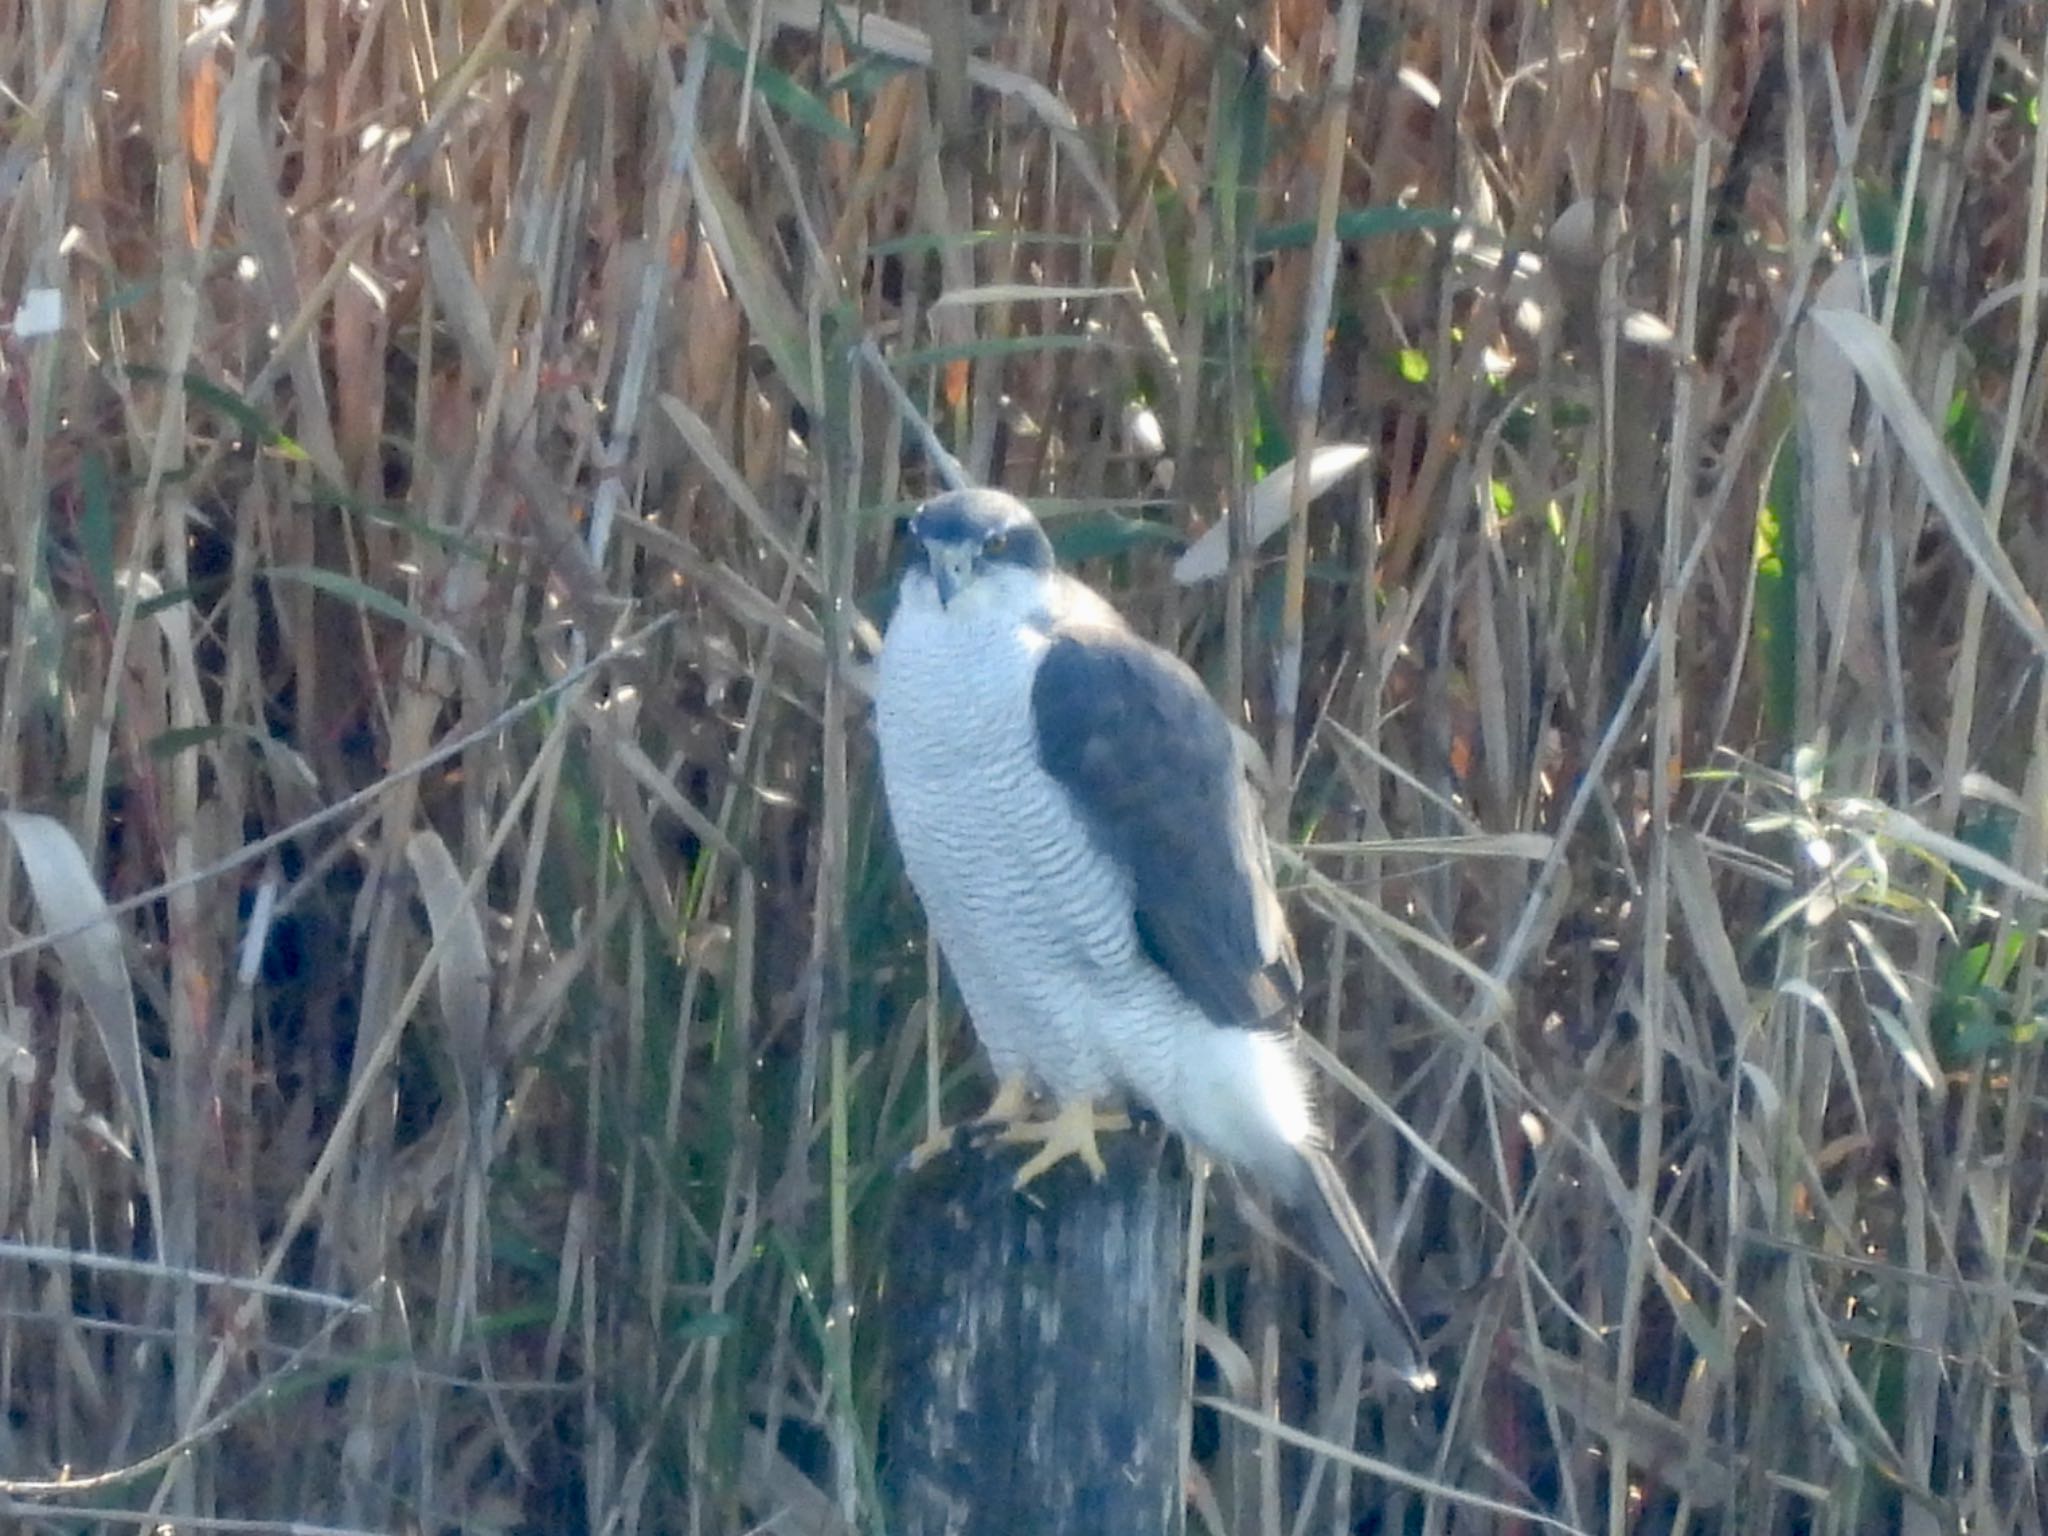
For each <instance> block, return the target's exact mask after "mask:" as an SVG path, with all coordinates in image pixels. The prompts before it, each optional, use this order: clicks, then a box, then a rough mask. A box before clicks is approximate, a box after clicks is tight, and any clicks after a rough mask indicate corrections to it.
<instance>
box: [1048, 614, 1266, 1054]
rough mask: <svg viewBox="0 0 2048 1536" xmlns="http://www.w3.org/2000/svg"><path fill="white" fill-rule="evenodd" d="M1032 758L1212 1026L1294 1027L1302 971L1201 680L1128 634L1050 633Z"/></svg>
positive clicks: (1234, 761) (1218, 714)
mask: <svg viewBox="0 0 2048 1536" xmlns="http://www.w3.org/2000/svg"><path fill="white" fill-rule="evenodd" d="M1031 708H1032V714H1033V718H1034V723H1035V725H1036V727H1037V733H1038V755H1039V761H1040V763H1041V764H1042V765H1043V766H1044V768H1045V771H1046V772H1047V773H1049V774H1051V775H1052V776H1053V778H1054V779H1056V780H1057V781H1058V782H1059V783H1060V784H1061V785H1062V786H1063V787H1064V788H1065V789H1066V791H1067V793H1068V794H1069V795H1071V796H1072V797H1073V800H1074V803H1075V805H1076V807H1077V808H1078V809H1079V810H1080V812H1081V817H1082V820H1083V822H1085V823H1086V825H1087V827H1088V829H1089V831H1090V833H1091V834H1092V835H1093V837H1094V839H1095V841H1096V844H1097V846H1098V847H1100V848H1101V849H1102V850H1103V851H1104V852H1106V853H1107V854H1109V856H1110V857H1111V858H1113V859H1115V860H1116V861H1117V862H1118V863H1119V864H1120V865H1122V866H1123V867H1124V869H1125V870H1127V871H1128V872H1129V874H1130V877H1131V890H1132V899H1133V903H1134V905H1135V908H1136V912H1135V914H1134V915H1135V919H1136V923H1137V929H1138V940H1139V943H1140V944H1141V945H1142V946H1143V948H1144V950H1145V953H1146V954H1147V955H1148V956H1150V958H1151V959H1152V960H1153V961H1154V962H1155V963H1156V964H1157V965H1158V966H1159V967H1160V968H1161V969H1162V970H1164V971H1165V972H1166V973H1167V975H1169V976H1171V977H1172V978H1173V980H1174V981H1175V982H1176V983H1177V984H1178V985H1179V986H1180V989H1181V990H1182V991H1183V992H1185V993H1186V994H1187V995H1188V997H1189V998H1191V999H1192V1000H1193V1001H1194V1002H1195V1003H1196V1004H1197V1005H1198V1006H1199V1007H1200V1008H1201V1010H1202V1012H1203V1013H1205V1014H1207V1015H1208V1017H1209V1018H1211V1019H1213V1020H1214V1021H1215V1022H1216V1023H1218V1024H1235V1025H1244V1026H1264V1027H1267V1028H1272V1027H1276V1026H1280V1025H1283V1024H1285V1023H1287V1022H1289V1021H1290V1020H1291V1018H1292V1016H1293V1013H1294V1008H1295V1004H1296V1002H1297V1000H1298V998H1299V995H1300V981H1301V976H1300V968H1299V966H1298V964H1297V962H1296V960H1295V956H1294V945H1293V943H1292V941H1291V940H1290V939H1289V937H1288V934H1287V924H1286V921H1285V919H1284V918H1283V917H1282V915H1281V912H1280V903H1279V899H1278V897H1277V896H1275V894H1274V891H1273V879H1272V874H1271V872H1270V869H1269V865H1268V861H1267V857H1266V844H1265V840H1264V833H1263V831H1262V830H1261V828H1260V826H1259V819H1258V811H1257V807H1256V806H1255V805H1254V803H1253V800H1252V794H1251V789H1250V786H1249V785H1248V784H1247V783H1246V782H1245V777H1244V769H1243V766H1242V764H1240V762H1239V761H1238V755H1237V744H1236V742H1235V741H1234V740H1232V738H1231V732H1230V726H1229V724H1228V722H1226V721H1225V719H1224V717H1223V711H1222V710H1220V709H1218V708H1217V707H1216V701H1215V700H1213V699H1211V698H1210V697H1209V694H1208V690H1207V689H1205V688H1204V687H1203V686H1202V683H1201V679H1199V678H1198V677H1196V676H1195V674H1194V673H1193V672H1191V671H1189V670H1188V668H1187V667H1186V666H1185V665H1183V664H1182V663H1181V662H1180V661H1179V660H1178V659H1177V658H1176V657H1173V656H1171V655H1169V654H1167V653H1166V652H1165V651H1162V650H1160V649H1159V648H1158V647H1157V646H1155V645H1151V644H1148V643H1147V642H1145V641H1143V640H1141V639H1139V638H1138V637H1137V636H1136V635H1134V634H1132V633H1131V632H1130V631H1129V630H1126V629H1122V628H1113V627H1111V626H1109V625H1104V624H1075V625H1067V626H1061V627H1058V628H1055V629H1054V630H1053V632H1052V644H1051V646H1050V648H1049V649H1048V650H1047V652H1046V654H1045V658H1044V660H1043V661H1041V662H1040V663H1039V668H1038V674H1037V676H1036V678H1035V679H1034V680H1033V682H1032V687H1031Z"/></svg>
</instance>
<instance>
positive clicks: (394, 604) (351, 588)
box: [265, 565, 469, 656]
mask: <svg viewBox="0 0 2048 1536" xmlns="http://www.w3.org/2000/svg"><path fill="white" fill-rule="evenodd" d="M265 574H266V575H268V576H269V578H270V579H271V580H272V581H296V582H301V583H303V584H304V585H306V586H309V587H311V588H313V589H314V590H315V591H317V592H324V593H326V594H327V595H328V596H329V597H333V598H339V599H340V600H341V601H342V602H344V603H352V604H354V605H355V606H356V607H358V608H364V609H367V610H368V611H370V612H371V613H374V614H378V615H380V616H382V617H384V618H387V619H395V620H397V622H399V623H400V624H403V625H405V627H406V628H408V629H416V630H418V631H419V632H420V633H421V634H423V635H425V636H426V637H427V638H428V639H429V640H432V641H433V642H434V643H435V644H436V645H439V646H443V647H445V648H446V649H448V650H451V651H453V652H454V653H455V654H456V655H458V656H467V655H468V654H469V648H468V647H467V646H465V645H464V644H463V643H462V641H461V639H460V638H459V637H458V636H457V635H456V633H455V632H454V631H453V630H451V629H450V628H448V626H447V625H445V624H438V623H436V622H435V621H434V620H432V619H430V618H428V617H427V616H426V615H425V614H423V613H421V612H419V611H418V610H417V609H414V608H410V607H408V606H406V604H404V603H402V602H400V601H399V600H398V599H397V598H395V597H393V596H392V595H391V594H390V593H388V592H382V591H379V590H378V589H377V588H376V587H373V586H369V585H367V584H366V583H364V582H360V581H357V580H356V579H355V578H354V577H353V576H344V575H342V574H341V572H339V571H330V570H326V569H324V568H323V567H320V566H317V565H279V566H273V567H272V568H271V569H270V570H269V571H267V572H266V573H265Z"/></svg>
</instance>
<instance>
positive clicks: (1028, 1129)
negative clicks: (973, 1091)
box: [997, 1094, 1131, 1189]
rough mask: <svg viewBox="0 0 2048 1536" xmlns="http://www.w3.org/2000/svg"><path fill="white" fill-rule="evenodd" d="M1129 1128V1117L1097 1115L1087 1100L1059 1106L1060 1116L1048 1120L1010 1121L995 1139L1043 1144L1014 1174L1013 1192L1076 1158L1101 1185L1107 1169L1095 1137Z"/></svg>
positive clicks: (1113, 1113) (999, 1096)
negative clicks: (1060, 1164)
mask: <svg viewBox="0 0 2048 1536" xmlns="http://www.w3.org/2000/svg"><path fill="white" fill-rule="evenodd" d="M997 1097H998V1098H1001V1097H1002V1095H1000V1094H998V1095H997ZM1130 1124H1131V1121H1130V1117H1129V1116H1128V1115H1125V1114H1122V1113H1120V1112H1116V1111H1107V1112H1105V1111H1100V1110H1097V1109H1096V1107H1095V1105H1094V1103H1093V1102H1092V1101H1090V1100H1088V1099H1075V1100H1074V1101H1073V1102H1071V1103H1069V1104H1063V1105H1061V1106H1060V1111H1059V1113H1058V1114H1056V1115H1054V1116H1053V1117H1052V1118H1051V1119H1050V1120H1031V1121H1012V1123H1011V1124H1010V1125H1009V1127H1008V1128H1007V1129H1005V1130H1004V1131H1003V1133H1002V1135H1001V1136H1000V1137H998V1138H997V1139H998V1140H1001V1141H1008V1142H1028V1141H1037V1142H1043V1143H1044V1145H1043V1146H1041V1147H1040V1148H1039V1149H1038V1150H1037V1151H1036V1152H1034V1153H1033V1154H1032V1155H1031V1156H1030V1158H1029V1159H1027V1160H1026V1162H1025V1164H1024V1166H1023V1167H1021V1168H1019V1169H1018V1170H1017V1177H1016V1179H1015V1180H1013V1181H1012V1182H1013V1187H1014V1188H1017V1189H1022V1188H1023V1187H1024V1186H1025V1185H1027V1184H1029V1183H1030V1182H1031V1181H1032V1180H1033V1179H1035V1178H1037V1177H1038V1176H1039V1175H1040V1174H1041V1173H1044V1172H1045V1171H1046V1169H1048V1168H1050V1167H1052V1166H1053V1165H1054V1164H1055V1163H1057V1162H1059V1161H1060V1160H1061V1159H1063V1158H1068V1157H1078V1158H1079V1159H1080V1160H1081V1164H1082V1166H1083V1167H1085V1168H1086V1169H1087V1170H1088V1171H1089V1172H1090V1173H1091V1174H1093V1175H1094V1176H1095V1178H1096V1180H1097V1181H1098V1182H1100V1181H1101V1179H1102V1176H1103V1174H1104V1173H1106V1172H1108V1169H1107V1168H1105V1167H1104V1165H1103V1161H1102V1153H1101V1152H1100V1151H1099V1150H1098V1149H1097V1147H1096V1145H1095V1133H1096V1132H1097V1131H1122V1130H1128V1129H1129V1128H1130Z"/></svg>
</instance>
